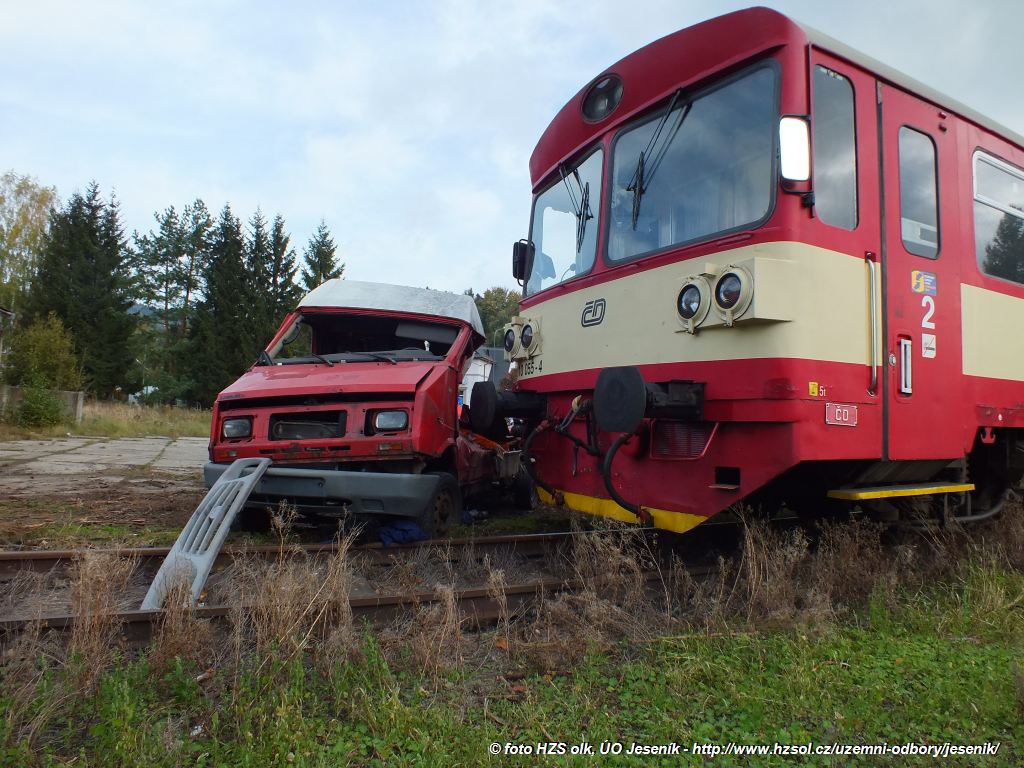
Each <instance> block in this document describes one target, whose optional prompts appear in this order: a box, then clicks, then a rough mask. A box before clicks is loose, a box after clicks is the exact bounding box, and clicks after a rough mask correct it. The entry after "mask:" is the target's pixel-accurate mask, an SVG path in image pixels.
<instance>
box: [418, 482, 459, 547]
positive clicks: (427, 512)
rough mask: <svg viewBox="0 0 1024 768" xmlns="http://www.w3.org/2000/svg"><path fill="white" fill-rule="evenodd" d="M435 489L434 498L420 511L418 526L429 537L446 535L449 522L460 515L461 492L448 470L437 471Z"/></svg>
mask: <svg viewBox="0 0 1024 768" xmlns="http://www.w3.org/2000/svg"><path fill="white" fill-rule="evenodd" d="M437 477H438V478H439V482H438V484H437V491H436V492H435V493H434V498H433V499H432V500H431V502H430V503H429V504H427V506H426V508H425V509H424V510H423V512H421V513H420V516H419V519H418V520H417V522H418V523H419V526H420V528H422V529H423V532H424V533H425V534H427V536H429V537H430V538H432V539H434V538H439V537H442V536H446V535H448V530H449V528H451V524H452V523H453V522H456V521H458V520H459V518H460V517H461V516H462V494H461V493H460V492H459V484H458V482H457V481H456V480H455V477H454V476H453V475H451V474H449V473H448V472H438V473H437Z"/></svg>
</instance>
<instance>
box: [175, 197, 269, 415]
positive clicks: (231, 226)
mask: <svg viewBox="0 0 1024 768" xmlns="http://www.w3.org/2000/svg"><path fill="white" fill-rule="evenodd" d="M245 254H246V243H245V238H244V236H243V234H242V225H241V222H239V220H238V219H237V218H236V217H235V215H234V214H233V213H232V212H231V206H230V205H225V206H224V209H223V210H222V211H221V214H220V216H219V218H218V219H217V223H216V225H215V226H214V228H213V231H212V233H211V243H210V260H209V263H208V264H207V267H206V270H205V274H204V278H205V285H206V291H205V296H204V298H203V301H202V302H201V303H200V304H199V306H198V307H197V310H196V312H195V317H194V320H193V325H192V330H191V332H190V335H189V345H188V346H189V355H188V360H189V363H190V365H189V373H190V377H189V378H190V381H189V386H188V388H187V395H188V396H189V397H190V399H192V400H195V401H198V402H200V403H202V404H203V405H209V404H211V403H212V402H213V400H214V398H215V397H216V396H217V393H218V392H219V391H220V390H221V389H223V388H224V387H225V386H227V385H228V384H230V383H231V382H232V381H234V380H235V379H236V378H237V377H238V376H239V375H240V374H241V373H243V372H244V371H245V370H246V369H247V368H248V367H249V366H250V365H251V364H252V363H253V362H254V356H253V354H252V352H251V350H252V349H253V346H254V343H253V339H252V336H251V330H252V315H251V308H252V301H251V296H250V294H249V290H248V286H249V285H250V279H249V275H248V272H247V270H246V265H245Z"/></svg>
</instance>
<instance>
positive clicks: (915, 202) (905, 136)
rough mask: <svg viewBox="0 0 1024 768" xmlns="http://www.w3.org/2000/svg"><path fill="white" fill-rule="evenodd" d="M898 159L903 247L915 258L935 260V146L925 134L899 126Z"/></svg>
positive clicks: (937, 229) (936, 243)
mask: <svg viewBox="0 0 1024 768" xmlns="http://www.w3.org/2000/svg"><path fill="white" fill-rule="evenodd" d="M899 156H900V232H901V234H902V237H903V247H904V248H906V249H907V251H908V252H909V253H912V254H914V255H915V256H924V257H925V258H927V259H935V258H938V255H939V188H938V184H937V181H936V174H935V144H934V142H932V140H931V138H930V137H929V136H927V135H926V134H924V133H921V132H920V131H915V130H914V129H913V128H908V127H907V126H903V127H902V128H900V133H899Z"/></svg>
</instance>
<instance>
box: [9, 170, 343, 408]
mask: <svg viewBox="0 0 1024 768" xmlns="http://www.w3.org/2000/svg"><path fill="white" fill-rule="evenodd" d="M55 200H56V193H55V192H54V191H53V190H52V188H44V187H40V186H39V185H38V184H35V183H34V182H32V180H30V179H27V178H26V177H19V176H16V175H15V174H6V175H4V176H3V177H0V306H4V307H6V308H7V309H9V310H12V311H13V312H15V316H16V321H17V328H16V330H15V332H14V333H13V334H12V333H10V332H9V331H8V333H7V335H8V336H9V337H10V339H11V340H10V342H9V343H8V344H7V346H9V347H10V348H11V349H10V352H9V353H8V360H7V361H6V362H7V364H6V365H5V366H4V371H5V377H6V379H7V380H8V381H9V382H10V383H15V384H42V385H47V386H54V387H57V386H62V387H68V385H70V384H75V383H76V381H75V379H76V378H77V380H78V381H77V383H79V384H80V385H81V386H83V387H84V388H85V389H86V390H87V391H88V392H90V393H91V394H93V395H95V396H97V397H100V398H109V397H112V396H115V395H118V394H124V393H128V392H138V391H140V390H142V391H147V390H148V389H149V388H155V392H153V395H152V396H151V399H153V400H158V401H161V402H174V401H181V400H183V401H186V402H189V403H198V404H202V405H209V404H210V403H212V401H213V399H214V397H215V396H216V394H217V392H219V391H220V390H221V389H223V388H224V387H225V386H227V385H228V384H229V383H231V381H233V380H234V379H235V378H236V377H237V376H238V375H239V374H240V373H241V372H243V371H244V370H245V369H246V368H248V367H249V366H250V365H251V364H252V362H253V361H254V360H255V359H256V357H257V356H258V355H259V352H260V350H262V349H263V346H264V345H265V344H266V342H267V340H268V339H269V338H270V337H271V336H272V334H273V332H274V331H275V330H276V329H277V326H278V324H279V323H280V321H281V319H282V318H283V316H284V315H285V314H286V313H287V312H288V311H290V310H291V309H293V308H294V307H295V305H296V303H297V302H298V300H299V298H300V297H301V296H302V295H303V294H304V293H305V292H307V291H309V290H312V289H313V288H315V287H316V286H318V285H320V284H321V283H322V282H324V281H325V280H328V279H331V278H336V277H341V276H342V275H343V273H344V269H345V265H344V264H343V263H340V262H339V260H338V257H337V246H336V244H335V242H334V239H333V238H332V236H331V233H330V231H329V230H328V228H327V225H326V223H325V222H323V221H321V223H320V225H319V227H318V228H317V230H316V232H315V233H314V234H313V236H312V238H311V239H310V241H309V243H308V244H307V245H306V247H305V249H304V251H303V254H302V260H301V262H300V260H299V257H298V255H297V253H296V250H295V248H294V247H293V246H292V244H291V236H290V234H289V233H288V231H287V227H286V225H285V221H284V218H283V217H282V216H281V215H279V214H278V215H275V216H274V217H273V219H271V220H269V221H268V219H267V218H266V217H265V216H264V214H263V213H262V212H261V211H260V210H257V211H256V212H255V213H254V214H252V216H251V217H250V218H249V220H248V221H247V222H246V224H245V225H243V224H242V221H241V220H240V219H239V217H238V216H236V215H235V213H234V212H233V211H232V209H231V206H230V204H227V205H225V206H224V208H223V209H221V211H220V213H219V214H217V215H216V216H214V215H213V214H211V213H210V211H209V210H208V208H207V207H206V205H205V203H204V202H203V201H202V200H195V201H194V202H192V203H189V204H188V205H186V206H184V207H183V208H181V209H180V210H178V209H177V208H175V207H173V206H172V207H169V208H167V209H166V210H164V211H163V212H159V213H157V214H155V226H154V228H153V229H151V230H150V231H149V232H147V233H144V234H141V233H138V232H134V233H133V234H132V235H131V236H130V237H129V236H127V235H126V233H125V231H124V227H123V224H122V222H121V212H120V205H119V203H118V201H117V199H116V197H115V196H113V195H110V196H107V197H104V196H103V194H102V193H101V191H100V188H99V186H98V185H97V184H96V183H91V184H90V185H89V186H88V187H87V188H86V190H85V191H84V192H76V193H74V194H73V195H71V197H70V198H69V199H68V200H67V201H66V202H65V203H64V204H63V205H62V206H56V205H54V201H55ZM65 337H66V338H65ZM19 340H20V341H19ZM47 347H49V351H48V350H47ZM65 348H71V349H73V350H74V352H73V354H74V356H75V360H76V362H77V370H78V374H79V375H78V376H77V377H75V376H73V375H72V376H69V375H68V374H67V366H66V365H63V364H61V365H60V366H55V365H54V359H53V358H54V354H52V353H55V352H56V351H57V350H59V349H65ZM58 369H59V370H60V371H62V374H61V375H60V376H59V377H58V376H57V375H56V370H58ZM40 379H41V380H40ZM58 379H59V380H58Z"/></svg>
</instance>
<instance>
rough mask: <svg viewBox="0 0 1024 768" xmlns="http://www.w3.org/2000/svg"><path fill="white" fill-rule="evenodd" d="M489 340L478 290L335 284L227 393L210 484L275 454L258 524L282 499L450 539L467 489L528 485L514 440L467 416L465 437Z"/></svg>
mask: <svg viewBox="0 0 1024 768" xmlns="http://www.w3.org/2000/svg"><path fill="white" fill-rule="evenodd" d="M483 340H484V336H483V324H482V323H481V321H480V315H479V313H478V312H477V308H476V304H475V303H474V301H473V298H472V297H471V296H468V295H461V294H455V293H447V292H444V291H435V290H429V289H424V288H409V287H404V286H396V285H384V284H378V283H367V282H357V281H355V280H328V281H327V282H325V283H324V284H323V285H321V286H320V287H318V288H316V289H315V290H313V291H312V292H311V293H309V294H308V295H307V296H306V297H305V298H304V299H302V301H301V302H300V303H299V306H298V308H297V309H296V310H295V311H294V312H292V313H291V314H289V315H288V317H287V318H285V320H284V322H283V324H282V325H281V328H280V329H279V330H278V332H277V334H276V335H275V336H274V338H273V340H272V341H271V342H270V344H269V345H268V346H267V347H266V350H265V351H264V352H262V353H261V354H260V358H259V360H258V361H257V362H256V363H255V364H254V365H253V367H252V368H250V369H249V370H248V371H246V372H245V373H244V374H243V375H242V376H241V377H240V378H239V379H238V380H237V381H236V382H235V383H234V384H232V385H231V386H229V387H228V388H227V389H225V390H224V391H223V392H221V393H220V394H219V395H218V396H217V400H216V402H215V403H214V407H213V420H212V425H211V435H210V461H209V462H208V463H207V464H206V465H205V467H204V471H203V474H204V479H205V482H206V485H207V487H210V486H212V485H213V483H214V482H216V480H217V478H218V477H220V475H221V474H222V473H223V472H224V470H225V469H227V467H228V466H229V465H230V464H231V463H232V462H233V461H234V460H236V459H239V458H254V457H255V458H259V457H269V458H270V459H271V460H272V462H273V463H272V465H271V468H270V469H269V470H268V471H267V473H266V474H265V475H264V476H263V478H262V479H261V480H260V481H259V483H258V485H257V486H256V487H255V489H254V490H253V493H252V494H251V496H250V497H249V502H248V504H247V507H246V511H245V512H244V513H243V516H245V515H248V517H249V521H248V523H249V524H250V525H252V524H254V522H258V521H259V519H260V517H261V516H262V518H263V519H264V520H265V519H266V513H267V511H268V510H271V509H274V508H276V506H277V505H278V504H280V503H281V502H282V501H284V502H287V503H289V504H293V505H295V507H296V508H297V509H298V510H299V512H300V513H302V514H304V515H306V516H310V517H314V518H325V517H326V518H340V519H351V520H354V521H357V522H367V521H370V522H375V523H380V522H381V521H385V522H386V521H387V520H389V519H398V518H408V519H413V520H415V521H416V522H417V523H418V524H419V526H420V528H421V529H422V530H423V531H424V533H426V534H428V535H440V534H443V533H444V532H445V531H446V530H447V528H448V525H449V524H450V523H451V522H453V521H455V520H457V519H458V517H459V515H460V512H461V505H462V497H463V495H465V494H468V493H471V492H473V491H474V490H477V489H479V488H481V487H484V486H490V485H493V484H495V483H506V484H512V483H515V482H516V479H517V478H521V477H523V475H522V474H521V473H520V472H519V463H518V461H519V451H518V450H516V447H517V446H515V445H514V442H508V441H506V440H501V439H499V441H498V442H491V441H490V440H488V439H487V438H484V437H483V436H480V435H476V434H474V433H472V432H471V431H469V430H468V422H467V419H466V416H467V414H463V428H462V429H460V423H459V404H458V393H459V384H460V381H461V378H462V374H463V372H464V371H465V370H466V368H467V366H468V365H469V362H470V360H471V358H472V356H473V353H474V351H475V350H476V349H477V347H479V346H480V344H481V343H482V342H483ZM520 482H522V481H521V480H520ZM520 495H521V494H520ZM254 518H255V519H254Z"/></svg>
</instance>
